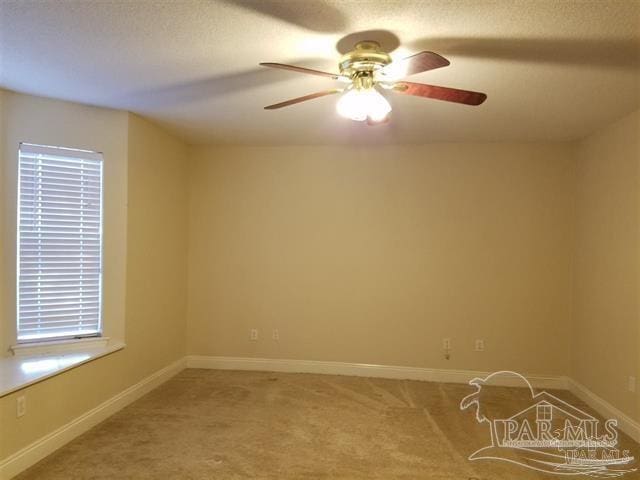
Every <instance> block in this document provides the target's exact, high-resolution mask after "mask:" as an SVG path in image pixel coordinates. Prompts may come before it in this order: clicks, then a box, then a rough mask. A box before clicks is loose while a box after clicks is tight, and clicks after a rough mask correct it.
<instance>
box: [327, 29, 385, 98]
mask: <svg viewBox="0 0 640 480" xmlns="http://www.w3.org/2000/svg"><path fill="white" fill-rule="evenodd" d="M390 63H391V57H390V56H389V54H388V53H386V52H384V51H382V49H381V48H380V44H379V43H378V42H373V41H369V40H368V41H364V42H358V43H356V45H355V47H354V49H353V50H351V51H350V52H348V53H346V54H345V55H343V56H342V58H341V59H340V63H339V66H340V74H341V75H344V76H346V77H349V78H351V79H352V80H353V81H354V83H360V82H361V81H362V82H363V83H364V84H365V85H363V87H365V88H366V84H367V83H369V82H370V81H371V82H372V81H373V72H375V71H376V70H380V69H381V68H382V67H384V66H385V65H388V64H390ZM360 79H362V80H360ZM355 86H356V87H358V86H359V85H357V84H356V85H355Z"/></svg>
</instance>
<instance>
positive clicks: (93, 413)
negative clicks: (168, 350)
mask: <svg viewBox="0 0 640 480" xmlns="http://www.w3.org/2000/svg"><path fill="white" fill-rule="evenodd" d="M186 363H187V362H186V359H185V358H181V359H180V360H177V361H175V362H174V363H172V364H170V365H168V366H166V367H164V368H163V369H161V370H158V371H157V372H155V373H153V374H151V375H149V376H148V377H146V378H144V379H143V380H141V381H139V382H138V383H136V384H135V385H132V386H130V387H129V388H127V389H126V390H124V391H122V392H120V393H119V394H117V395H115V396H114V397H111V398H110V399H109V400H107V401H105V402H103V403H101V404H100V405H98V406H97V407H95V408H93V409H91V410H89V411H88V412H86V413H84V414H83V415H81V416H79V417H78V418H76V419H74V420H72V421H71V422H69V423H67V424H66V425H63V426H62V427H60V428H58V429H57V430H54V431H53V432H51V433H49V434H48V435H45V436H44V437H42V438H40V439H39V440H36V441H35V442H33V443H32V444H31V445H28V446H26V447H25V448H23V449H22V450H19V451H18V452H16V453H14V454H13V455H11V456H9V457H7V458H6V459H4V460H2V461H1V462H0V479H3V480H4V479H10V478H12V477H14V476H15V475H17V474H18V473H20V472H22V471H24V470H26V469H27V468H29V467H30V466H32V465H34V464H35V463H37V462H39V461H40V460H42V459H43V458H44V457H46V456H47V455H50V454H51V453H53V452H54V451H55V450H57V449H58V448H60V447H62V446H63V445H65V444H67V443H68V442H70V441H71V440H73V439H74V438H76V437H77V436H79V435H81V434H82V433H84V432H86V431H87V430H89V429H90V428H91V427H93V426H95V425H97V424H98V423H100V422H101V421H103V420H105V419H106V418H108V417H110V416H111V415H113V414H114V413H116V412H117V411H118V410H120V409H122V408H124V407H126V406H127V405H129V404H130V403H131V402H133V401H135V400H137V399H138V398H140V397H142V396H143V395H144V394H146V393H148V392H150V391H151V390H153V389H154V388H156V387H158V386H159V385H161V384H162V383H164V382H166V381H167V380H169V379H170V378H171V377H173V376H174V375H176V374H177V373H179V372H180V371H182V370H183V369H184V368H186Z"/></svg>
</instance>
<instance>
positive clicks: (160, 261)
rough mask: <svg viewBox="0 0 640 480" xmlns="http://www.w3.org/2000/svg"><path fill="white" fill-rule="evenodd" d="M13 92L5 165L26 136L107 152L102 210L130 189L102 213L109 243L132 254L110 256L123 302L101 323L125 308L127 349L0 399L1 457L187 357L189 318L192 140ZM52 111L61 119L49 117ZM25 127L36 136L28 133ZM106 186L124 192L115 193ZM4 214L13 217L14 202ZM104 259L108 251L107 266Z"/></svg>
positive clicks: (124, 117)
mask: <svg viewBox="0 0 640 480" xmlns="http://www.w3.org/2000/svg"><path fill="white" fill-rule="evenodd" d="M8 95H9V97H10V100H9V104H10V109H9V110H8V113H9V115H8V116H7V117H6V118H7V120H8V121H7V132H9V135H8V138H9V141H10V143H11V144H12V145H7V148H5V149H3V152H5V153H6V152H8V153H9V155H7V156H5V158H4V159H3V160H4V161H3V164H4V165H5V166H6V165H9V170H11V171H14V170H15V162H16V158H17V157H16V156H15V152H16V148H17V146H16V145H13V144H15V142H16V141H20V140H26V141H33V142H40V143H48V144H55V145H64V146H75V147H83V148H91V149H97V150H102V151H104V154H105V213H106V212H107V211H108V209H109V208H112V209H113V208H116V206H115V205H113V204H111V205H110V202H115V203H117V202H118V199H122V198H124V199H126V198H127V196H128V206H127V204H126V203H125V204H124V205H122V207H123V208H125V210H124V211H119V212H118V213H116V212H113V213H112V215H109V214H107V213H106V215H105V235H106V236H107V235H108V238H110V239H111V241H113V242H118V241H119V239H122V238H123V239H124V241H125V245H124V247H123V249H122V250H121V251H122V252H123V255H124V253H125V252H126V255H124V257H123V258H119V259H113V262H114V263H113V265H111V268H112V269H114V268H120V267H122V268H123V272H122V278H121V279H120V284H119V285H120V286H121V288H122V293H121V295H120V294H119V295H113V296H112V299H113V298H114V296H115V297H117V298H122V305H118V306H117V308H116V306H114V307H113V308H111V309H110V310H107V309H106V308H105V312H104V320H105V323H108V322H111V321H113V316H112V315H117V314H119V313H118V312H122V315H124V317H125V322H124V323H123V327H124V329H125V330H124V340H125V341H126V343H127V347H126V348H125V349H124V350H122V351H120V352H117V353H114V354H111V355H109V356H107V357H104V358H101V359H98V360H95V361H93V362H90V363H88V364H86V365H82V366H80V367H77V368H75V369H72V370H70V371H68V372H65V373H63V374H61V375H58V376H55V377H53V378H51V379H48V380H45V381H43V382H40V383H38V384H35V385H33V386H31V387H28V388H26V389H24V390H21V391H20V392H19V393H18V392H17V393H14V394H10V395H8V396H5V397H3V398H0V431H1V432H2V434H1V435H0V459H2V458H5V457H7V456H9V455H11V454H12V453H14V452H16V451H17V450H19V449H20V448H23V447H25V446H26V445H28V444H30V443H31V442H34V441H36V440H37V439H39V438H40V437H42V436H43V435H45V434H47V433H50V432H51V431H53V430H54V429H56V428H58V427H60V426H62V425H64V424H65V423H68V422H69V421H71V420H73V419H74V418H76V417H78V416H80V415H82V414H83V413H85V412H87V411H88V410H90V409H91V408H93V407H95V406H97V405H98V404H100V403H101V402H103V401H105V400H107V399H109V398H111V397H113V396H114V395H116V394H118V393H120V392H121V391H123V390H124V389H126V388H127V387H129V386H131V385H132V384H134V383H136V382H138V381H139V380H141V379H142V378H144V377H146V376H148V375H150V374H151V373H153V372H155V371H157V370H158V369H160V368H162V367H164V366H166V365H168V364H169V363H171V362H172V361H175V360H177V359H179V358H182V357H183V356H184V354H185V324H186V322H185V312H184V309H185V305H186V280H185V279H186V252H187V251H186V248H187V243H186V223H185V222H186V220H185V218H186V214H187V181H186V180H187V168H186V149H185V148H186V147H185V146H184V145H182V144H181V143H180V142H178V141H177V140H175V139H173V138H172V137H171V136H169V135H168V134H166V133H165V132H164V131H162V130H160V129H158V128H157V127H155V126H153V125H151V124H149V123H147V122H146V121H144V120H142V119H140V118H138V117H135V116H132V115H129V114H127V113H124V112H116V111H111V110H104V109H97V108H91V107H81V106H78V105H74V104H69V103H65V102H57V101H51V100H45V99H41V98H35V97H29V96H25V95H18V94H8ZM54 118H55V119H56V122H55V123H52V124H49V123H48V122H47V121H46V120H47V119H48V120H50V121H53V120H54ZM24 132H26V133H29V132H33V133H34V134H33V135H29V136H26V137H23V136H22V134H23V133H24ZM74 139H76V140H77V141H74ZM80 140H82V142H81V143H80ZM107 141H109V142H108V143H105V142H107ZM116 159H117V160H116ZM114 161H118V162H120V165H121V167H122V168H121V169H120V170H119V171H118V173H116V172H114V171H113V170H112V171H111V172H109V167H110V162H114ZM127 177H128V181H127ZM12 182H13V183H15V180H7V181H6V182H5V185H7V184H11V183H12ZM13 188H14V187H12V189H13ZM12 191H13V190H12ZM107 192H112V193H113V192H119V194H120V195H122V194H123V195H124V197H122V196H116V198H113V197H111V196H107ZM3 201H7V199H6V197H3ZM9 201H13V200H11V199H9ZM118 205H119V204H118ZM6 212H7V213H8V214H9V215H14V217H15V214H14V212H13V211H11V208H7V210H6ZM6 223H9V222H6ZM13 228H15V226H14V227H13ZM110 230H111V231H110ZM13 243H14V242H13V241H11V248H14V247H13ZM105 243H107V242H105ZM6 245H7V243H5V246H6ZM105 255H106V252H105ZM12 261H14V260H12ZM108 263H109V262H108V260H107V259H106V258H105V267H106V266H107V265H108ZM105 276H106V272H105ZM106 288H107V285H105V294H106ZM7 290H9V288H7ZM7 303H9V302H7ZM7 311H8V309H6V310H3V311H2V312H3V315H2V317H1V318H0V320H1V321H2V323H3V324H7V323H12V321H11V318H12V317H7V316H6V315H7V313H6V312H7ZM108 312H110V313H108ZM4 342H5V345H6V344H7V343H10V342H11V339H7V338H5V340H4ZM18 395H26V397H27V404H28V412H27V415H25V416H24V417H21V418H19V419H17V418H16V416H15V408H16V397H17V396H18Z"/></svg>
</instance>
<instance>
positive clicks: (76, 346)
mask: <svg viewBox="0 0 640 480" xmlns="http://www.w3.org/2000/svg"><path fill="white" fill-rule="evenodd" d="M107 345H109V337H86V338H69V339H66V340H48V341H43V342H30V343H18V344H17V345H13V346H12V347H11V351H12V352H13V354H14V355H15V356H16V357H25V356H34V355H44V354H55V353H60V354H62V353H69V352H77V351H84V350H87V349H90V348H98V347H106V346H107Z"/></svg>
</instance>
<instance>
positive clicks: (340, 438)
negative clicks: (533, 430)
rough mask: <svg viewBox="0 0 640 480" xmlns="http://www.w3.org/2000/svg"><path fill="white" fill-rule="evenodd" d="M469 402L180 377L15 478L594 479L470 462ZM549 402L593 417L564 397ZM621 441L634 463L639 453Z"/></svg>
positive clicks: (331, 379)
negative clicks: (464, 405) (462, 407)
mask: <svg viewBox="0 0 640 480" xmlns="http://www.w3.org/2000/svg"><path fill="white" fill-rule="evenodd" d="M473 392H474V387H472V386H469V385H455V384H440V383H429V382H417V381H403V380H383V379H371V378H357V377H342V376H328V375H309V374H281V373H264V372H229V371H215V370H197V369H189V370H185V371H183V372H182V373H180V374H179V375H178V376H176V377H174V378H173V379H172V380H170V381H169V382H167V383H166V384H164V385H162V386H161V387H160V388H158V389H156V390H154V391H153V392H151V393H150V394H148V395H146V396H145V397H143V398H142V399H140V400H138V401H137V402H135V403H133V404H131V405H130V406H129V407H127V408H125V409H124V410H122V411H120V412H119V413H117V414H116V415H114V416H113V417H111V418H109V419H108V420H106V421H105V422H103V423H101V424H100V425H98V426H96V427H95V428H93V429H92V430H90V431H89V432H87V433H86V434H84V435H82V436H81V437H79V438H78V439H76V440H75V441H73V442H71V443H70V444H68V445H67V446H65V447H64V448H62V449H61V450H59V451H57V452H56V453H54V454H53V455H51V456H50V457H48V458H46V459H45V460H43V461H42V462H40V463H38V464H37V465H35V466H34V467H32V468H31V469H29V470H28V471H26V472H24V473H23V474H22V475H20V476H19V477H17V478H19V479H20V480H31V479H60V480H72V479H83V480H85V479H86V480H88V479H154V480H164V479H194V480H195V479H202V480H204V479H206V480H214V479H247V478H255V479H274V480H275V479H362V480H364V479H460V480H468V479H470V478H473V479H479V480H497V479H514V480H528V479H541V478H545V479H546V478H549V479H552V478H553V479H559V478H583V479H584V478H591V477H574V476H572V477H560V476H557V475H550V474H543V473H538V472H536V471H533V470H529V469H526V468H523V467H521V466H518V465H513V464H511V463H509V462H503V461H495V460H493V461H489V460H478V461H473V462H471V461H469V460H467V457H468V456H469V455H470V454H471V453H472V452H474V451H475V450H477V449H479V448H481V447H484V446H487V445H489V444H490V432H489V428H488V426H487V424H479V423H478V422H477V421H476V419H475V415H474V414H475V410H474V409H473V408H472V409H470V410H466V411H460V408H459V404H460V401H461V400H462V399H463V398H464V397H465V396H466V395H468V394H470V393H473ZM553 393H554V394H557V396H559V397H561V398H563V399H565V400H567V401H569V402H570V403H572V404H573V405H574V406H576V407H578V408H581V409H583V410H586V411H590V410H589V409H588V408H587V407H586V406H585V405H584V404H583V403H582V402H580V401H578V400H577V399H575V397H573V396H571V395H570V394H569V393H567V392H553ZM528 396H529V393H528V390H526V389H522V388H499V387H493V389H492V390H491V396H490V398H489V397H487V398H486V399H485V404H486V405H487V408H489V407H491V408H493V409H494V411H495V412H502V413H504V414H507V413H509V412H511V414H512V413H514V409H516V410H515V411H518V410H517V409H518V408H520V407H521V406H522V405H524V404H526V402H527V401H529V400H528ZM507 416H508V415H507ZM621 442H622V444H623V446H624V447H625V448H629V449H631V450H632V454H635V455H636V458H637V457H638V454H640V449H639V448H638V445H637V444H635V443H633V442H631V441H630V440H629V439H628V438H627V437H623V438H622V439H621ZM621 478H623V479H625V480H626V479H629V480H631V479H632V478H634V479H635V478H638V475H636V474H635V473H632V474H627V475H624V476H623V477H621Z"/></svg>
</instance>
